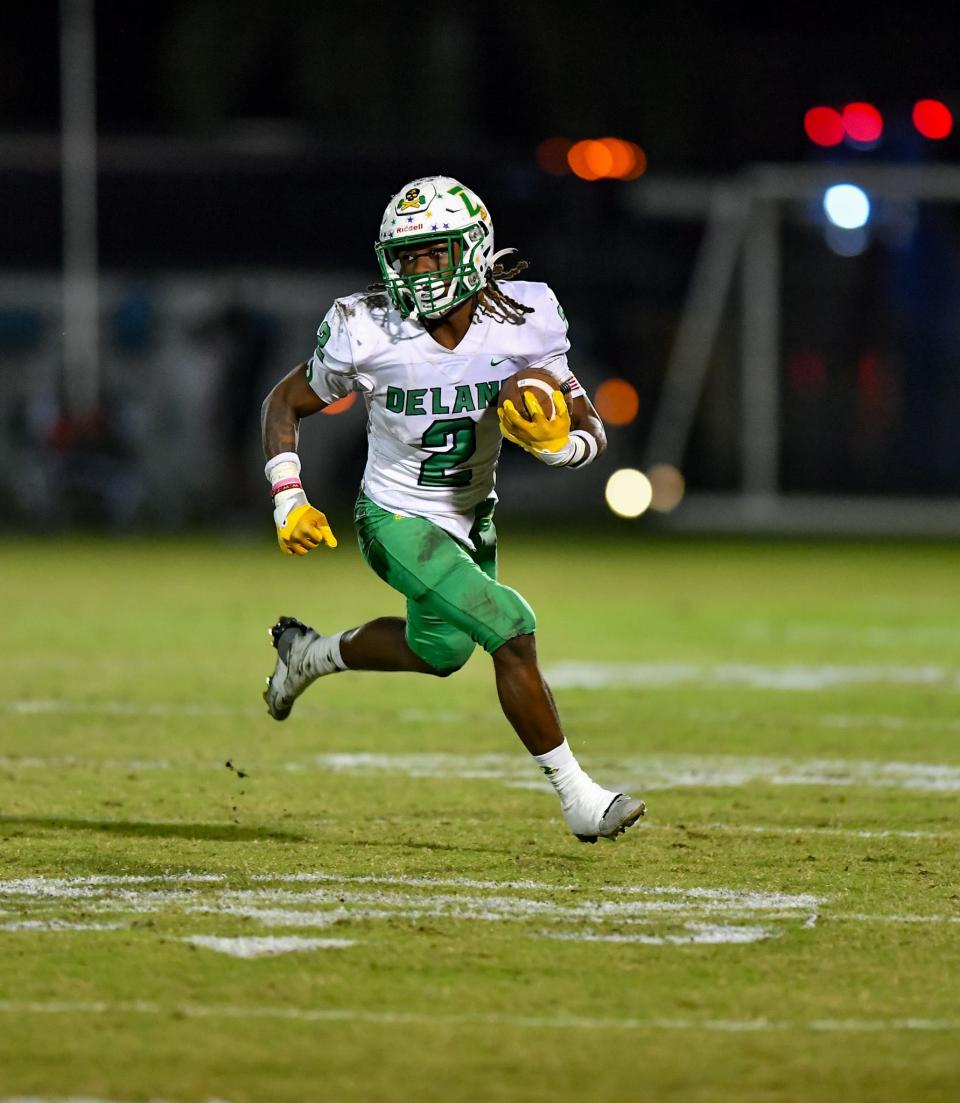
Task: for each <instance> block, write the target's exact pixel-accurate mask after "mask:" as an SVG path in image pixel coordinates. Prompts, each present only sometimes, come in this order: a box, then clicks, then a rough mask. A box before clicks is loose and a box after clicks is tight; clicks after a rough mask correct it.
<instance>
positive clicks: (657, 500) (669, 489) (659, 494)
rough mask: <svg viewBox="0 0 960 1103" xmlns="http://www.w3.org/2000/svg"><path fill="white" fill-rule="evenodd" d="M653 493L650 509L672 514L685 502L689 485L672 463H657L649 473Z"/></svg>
mask: <svg viewBox="0 0 960 1103" xmlns="http://www.w3.org/2000/svg"><path fill="white" fill-rule="evenodd" d="M647 477H648V478H649V480H650V489H651V491H652V494H651V498H650V508H651V509H652V510H655V511H656V512H657V513H670V512H671V511H672V510H674V509H676V508H677V506H678V505H680V503H681V502H682V501H683V495H684V493H685V492H686V489H687V484H686V482H685V480H684V478H683V475H681V474H680V472H679V471H678V470H677V468H676V467H674V466H673V464H672V463H657V464H654V465H653V467H651V468H650V470H649V472H648V473H647Z"/></svg>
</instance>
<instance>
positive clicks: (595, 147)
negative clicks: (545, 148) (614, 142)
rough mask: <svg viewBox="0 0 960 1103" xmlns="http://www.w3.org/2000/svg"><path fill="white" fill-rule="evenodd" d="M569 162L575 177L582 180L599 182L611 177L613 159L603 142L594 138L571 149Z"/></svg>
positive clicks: (568, 154) (568, 156) (587, 139)
mask: <svg viewBox="0 0 960 1103" xmlns="http://www.w3.org/2000/svg"><path fill="white" fill-rule="evenodd" d="M567 162H568V164H569V165H570V168H571V169H572V170H573V173H574V175H575V176H579V177H580V179H581V180H599V179H601V177H604V176H609V175H610V169H611V168H612V167H613V157H612V156H611V155H610V153H609V151H608V150H607V148H606V147H605V146H604V144H603V142H598V141H596V139H594V138H585V139H584V140H583V141H582V142H577V143H576V144H575V145H573V146H571V147H570V150H569V152H568V153H567Z"/></svg>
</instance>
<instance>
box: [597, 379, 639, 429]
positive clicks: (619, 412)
mask: <svg viewBox="0 0 960 1103" xmlns="http://www.w3.org/2000/svg"><path fill="white" fill-rule="evenodd" d="M593 404H594V406H596V408H597V413H598V414H599V415H600V417H601V419H602V420H603V421H605V422H606V423H607V424H608V425H629V424H630V422H631V421H633V419H634V418H635V417H636V416H637V413H638V411H639V409H640V396H639V395H638V394H637V388H636V387H635V386H634V385H633V384H632V383H629V382H627V380H626V379H605V380H604V381H603V382H602V383H601V384H600V386H599V387H597V391H596V394H595V395H594V396H593Z"/></svg>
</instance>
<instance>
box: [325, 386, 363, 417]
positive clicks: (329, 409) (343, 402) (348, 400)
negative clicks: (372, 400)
mask: <svg viewBox="0 0 960 1103" xmlns="http://www.w3.org/2000/svg"><path fill="white" fill-rule="evenodd" d="M356 401H357V392H356V391H351V392H350V393H349V394H348V395H344V397H343V398H338V399H337V401H336V402H331V403H330V405H329V406H324V408H323V409H322V410H321V411H320V413H321V414H342V413H343V412H344V411H345V410H349V409H350V407H351V406H352V405H353V404H354V402H356Z"/></svg>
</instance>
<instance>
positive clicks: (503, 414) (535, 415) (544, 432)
mask: <svg viewBox="0 0 960 1103" xmlns="http://www.w3.org/2000/svg"><path fill="white" fill-rule="evenodd" d="M523 401H524V403H525V405H526V407H527V410H528V412H529V414H530V416H529V417H528V418H527V417H524V416H523V414H521V413H520V411H519V410H518V409H517V408H516V406H514V404H513V403H512V402H511V401H510V399H507V401H506V402H504V404H503V406H502V407H501V408H500V409H499V410H498V411H497V416H498V417H499V419H500V432H501V433H502V434H503V435H504V436H505V437H506V438H507V440H509V441H512V442H513V443H514V444H519V445H520V447H521V448H525V449H526V450H527V451H528V452H531V451H532V452H559V451H560V449H561V448H564V447H566V444H567V442H568V441H569V439H570V411H569V410H568V409H567V403H566V401H565V400H564V397H563V394H562V392H561V391H554V392H553V411H554V413H553V417H552V418H547V416H546V415H545V414H544V412H543V409H542V408H541V406H540V403H539V402H538V401H537V399H536V397H535V396H534V395H532V394H531V393H530V392H529V391H524V392H523Z"/></svg>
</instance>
